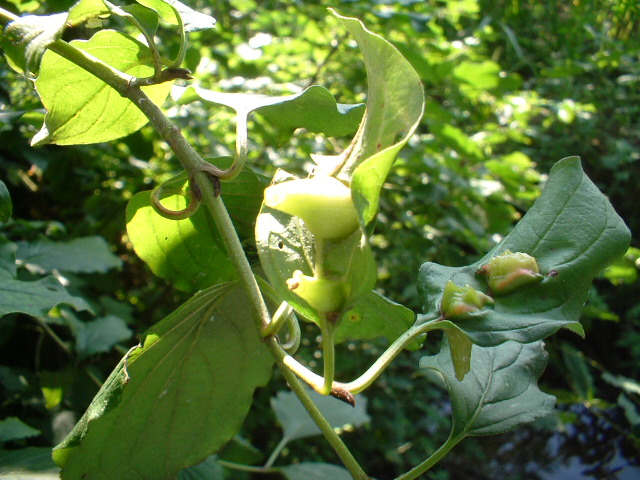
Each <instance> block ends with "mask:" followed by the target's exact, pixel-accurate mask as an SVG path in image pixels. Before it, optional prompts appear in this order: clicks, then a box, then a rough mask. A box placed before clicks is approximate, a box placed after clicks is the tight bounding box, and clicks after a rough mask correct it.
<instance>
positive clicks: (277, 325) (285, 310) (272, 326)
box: [262, 302, 293, 338]
mask: <svg viewBox="0 0 640 480" xmlns="http://www.w3.org/2000/svg"><path fill="white" fill-rule="evenodd" d="M291 312H293V307H292V306H291V305H289V304H288V303H287V302H282V303H281V304H280V306H279V307H278V309H277V310H276V313H274V314H273V316H272V317H271V322H270V323H269V325H267V326H266V327H265V328H263V329H262V337H263V338H265V337H271V336H272V335H275V334H277V333H278V332H279V331H280V329H281V328H282V326H283V325H284V324H285V322H286V321H287V319H288V318H289V315H291Z"/></svg>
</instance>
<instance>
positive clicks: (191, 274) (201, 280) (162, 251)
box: [126, 192, 236, 292]
mask: <svg viewBox="0 0 640 480" xmlns="http://www.w3.org/2000/svg"><path fill="white" fill-rule="evenodd" d="M162 204H163V205H164V206H165V207H167V208H169V209H171V210H176V211H178V210H182V209H183V208H185V206H186V205H187V201H186V199H185V197H184V196H183V195H177V194H175V195H171V196H169V197H166V198H163V199H162ZM126 218H127V234H128V235H129V240H130V241H131V243H132V244H133V248H134V250H135V252H136V254H137V255H138V256H139V257H140V258H141V259H142V260H144V262H145V263H146V264H147V265H149V268H151V271H152V272H153V273H155V274H156V275H158V276H159V277H161V278H164V279H165V280H167V281H168V282H170V283H171V284H172V285H173V286H174V287H176V288H179V289H180V290H184V291H187V292H195V291H198V290H201V289H203V288H207V287H210V286H211V285H215V284H217V283H222V282H225V281H228V280H232V279H234V278H235V277H236V273H235V269H234V267H233V264H232V263H231V260H230V259H229V257H228V255H227V253H226V250H225V249H224V247H223V245H222V239H221V238H220V236H219V234H218V231H217V228H216V226H215V224H214V223H213V220H212V219H211V217H210V215H209V214H208V213H207V211H206V209H204V208H200V209H198V211H197V212H196V213H195V214H194V215H192V216H191V217H189V218H186V219H184V220H170V219H167V218H165V217H162V216H161V215H159V214H158V213H157V212H156V211H155V210H154V208H153V207H152V206H151V192H140V193H137V194H136V195H134V196H133V197H132V198H131V200H129V203H128V204H127V210H126Z"/></svg>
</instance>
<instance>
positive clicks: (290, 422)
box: [271, 390, 370, 442]
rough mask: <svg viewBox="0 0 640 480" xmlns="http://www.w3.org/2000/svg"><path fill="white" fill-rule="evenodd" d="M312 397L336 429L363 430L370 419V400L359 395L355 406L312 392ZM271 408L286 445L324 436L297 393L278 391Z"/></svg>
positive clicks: (310, 391) (310, 393) (310, 392)
mask: <svg viewBox="0 0 640 480" xmlns="http://www.w3.org/2000/svg"><path fill="white" fill-rule="evenodd" d="M309 395H310V396H311V399H312V400H313V403H315V404H316V406H317V407H318V408H319V409H320V411H321V412H322V414H323V415H324V417H325V418H326V419H327V421H328V422H329V423H330V424H331V426H332V427H333V428H334V429H335V428H338V429H343V428H345V427H346V426H347V425H349V426H353V427H360V426H362V425H364V424H366V423H368V422H369V420H370V418H369V415H368V414H367V399H366V397H363V396H362V395H360V396H358V403H357V404H356V406H355V407H352V406H351V405H348V404H346V403H345V402H342V401H340V400H337V399H335V398H333V397H330V396H327V395H320V394H319V393H316V392H314V391H312V390H309ZM271 408H272V409H273V412H274V413H275V415H276V418H277V420H278V423H280V426H281V427H282V430H283V431H284V441H285V442H290V441H292V440H297V439H300V438H306V437H313V436H316V435H321V434H322V432H321V431H320V429H319V428H318V426H317V425H316V424H315V422H314V421H313V420H312V419H311V417H310V416H309V414H308V413H307V411H306V410H305V408H304V407H303V406H302V404H301V403H300V400H298V397H297V396H296V394H295V393H293V392H278V394H277V395H276V396H275V397H274V398H272V399H271Z"/></svg>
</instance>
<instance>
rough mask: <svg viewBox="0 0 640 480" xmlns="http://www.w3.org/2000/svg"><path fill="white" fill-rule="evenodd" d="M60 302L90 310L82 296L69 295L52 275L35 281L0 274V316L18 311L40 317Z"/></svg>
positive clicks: (77, 308) (79, 308) (78, 308)
mask: <svg viewBox="0 0 640 480" xmlns="http://www.w3.org/2000/svg"><path fill="white" fill-rule="evenodd" d="M61 303H66V304H68V305H71V306H73V307H74V308H75V309H76V310H87V311H91V307H90V306H89V304H87V302H86V301H85V300H84V299H83V298H81V297H74V296H71V295H70V294H69V292H67V290H66V289H65V288H64V287H63V286H62V285H61V284H60V282H59V281H58V280H57V279H56V278H55V277H53V276H50V277H45V278H42V279H40V280H37V281H35V282H23V281H21V280H16V279H14V278H11V277H9V276H7V277H4V278H3V277H2V276H0V316H2V315H6V314H7V313H16V312H20V313H26V314H27V315H31V316H33V317H40V316H42V315H44V314H46V313H47V312H48V311H49V310H51V309H52V308H53V307H55V306H57V305H59V304H61Z"/></svg>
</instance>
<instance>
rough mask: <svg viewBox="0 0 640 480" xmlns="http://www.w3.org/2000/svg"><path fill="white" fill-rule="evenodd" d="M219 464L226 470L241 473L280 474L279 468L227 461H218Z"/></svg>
mask: <svg viewBox="0 0 640 480" xmlns="http://www.w3.org/2000/svg"><path fill="white" fill-rule="evenodd" d="M217 462H218V463H219V464H220V465H222V466H223V467H225V468H229V469H232V470H239V471H241V472H251V473H278V472H279V471H280V469H279V468H264V467H254V466H253V465H244V464H242V463H235V462H229V461H227V460H221V459H217Z"/></svg>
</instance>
